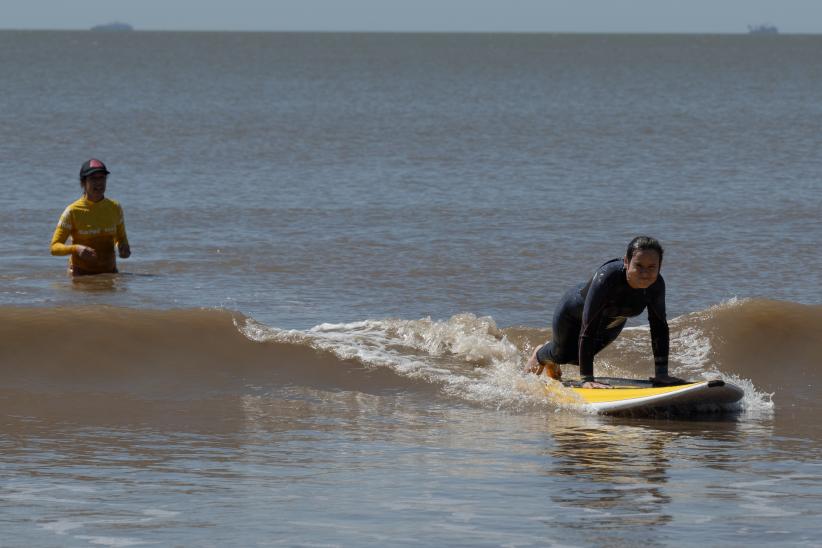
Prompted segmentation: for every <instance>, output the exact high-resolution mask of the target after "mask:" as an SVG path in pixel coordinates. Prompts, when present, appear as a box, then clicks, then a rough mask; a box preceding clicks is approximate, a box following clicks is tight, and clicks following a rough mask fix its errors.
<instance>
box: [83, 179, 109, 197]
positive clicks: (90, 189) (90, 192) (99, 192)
mask: <svg viewBox="0 0 822 548" xmlns="http://www.w3.org/2000/svg"><path fill="white" fill-rule="evenodd" d="M83 191H85V193H86V198H88V199H89V200H90V201H92V202H99V201H100V200H102V199H103V196H104V195H105V193H106V175H105V174H104V173H95V174H93V175H89V176H88V177H86V178H85V179H83Z"/></svg>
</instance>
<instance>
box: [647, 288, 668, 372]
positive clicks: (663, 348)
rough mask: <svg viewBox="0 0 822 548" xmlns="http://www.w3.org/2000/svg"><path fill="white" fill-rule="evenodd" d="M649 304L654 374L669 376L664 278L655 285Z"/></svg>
mask: <svg viewBox="0 0 822 548" xmlns="http://www.w3.org/2000/svg"><path fill="white" fill-rule="evenodd" d="M649 290H650V291H652V293H651V295H650V300H649V302H648V323H649V324H650V326H651V348H653V351H654V372H655V374H656V375H657V376H660V375H663V376H664V375H667V374H668V351H669V348H670V333H669V331H668V320H667V319H666V312H665V280H663V279H662V276H660V277H659V279H658V280H657V281H656V283H654V285H653V288H652V289H651V288H649Z"/></svg>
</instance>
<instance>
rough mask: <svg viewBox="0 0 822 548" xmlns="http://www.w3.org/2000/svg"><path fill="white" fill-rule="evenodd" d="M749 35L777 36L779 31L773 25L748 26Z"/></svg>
mask: <svg viewBox="0 0 822 548" xmlns="http://www.w3.org/2000/svg"><path fill="white" fill-rule="evenodd" d="M748 33H749V34H779V29H778V28H776V26H774V25H748Z"/></svg>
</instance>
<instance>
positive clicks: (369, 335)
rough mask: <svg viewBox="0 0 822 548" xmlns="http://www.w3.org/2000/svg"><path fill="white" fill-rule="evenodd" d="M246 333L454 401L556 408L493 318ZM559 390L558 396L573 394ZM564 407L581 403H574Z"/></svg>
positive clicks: (253, 328)
mask: <svg viewBox="0 0 822 548" xmlns="http://www.w3.org/2000/svg"><path fill="white" fill-rule="evenodd" d="M238 327H239V328H240V330H241V331H242V332H243V333H244V334H245V335H246V336H247V337H249V338H250V339H252V340H256V341H261V342H264V341H276V342H290V343H299V344H307V345H309V346H311V347H312V348H316V349H318V350H323V351H328V352H331V353H333V354H334V355H336V356H338V357H340V358H342V359H352V358H354V359H357V360H358V361H360V362H361V363H363V364H365V365H367V366H373V367H389V368H391V369H392V370H393V371H395V372H397V373H399V374H401V375H404V376H407V377H409V378H422V379H425V380H427V381H429V382H432V383H436V384H439V385H441V386H442V387H443V390H444V391H445V392H446V393H448V394H450V395H454V396H457V397H460V398H462V399H465V400H467V401H470V402H475V403H481V404H485V405H488V404H490V405H496V406H497V407H513V408H517V407H522V406H534V405H542V406H545V405H546V404H549V405H551V403H552V401H555V400H554V399H552V398H551V397H549V396H548V395H547V394H546V389H545V382H544V381H543V380H541V379H538V378H537V377H535V376H532V375H523V374H522V373H521V370H522V366H523V364H524V359H525V357H524V355H523V353H522V351H521V350H520V349H518V348H517V346H516V345H515V344H513V343H512V342H511V341H509V340H508V338H507V337H506V336H505V335H504V334H503V333H502V332H501V331H500V330H499V329H498V328H497V326H496V324H495V323H494V321H493V319H492V318H490V317H477V316H474V315H473V314H459V315H456V316H453V317H451V318H450V319H448V320H445V321H434V320H431V319H430V318H423V319H420V320H397V319H386V320H366V321H361V322H353V323H345V324H321V325H318V326H315V327H313V328H312V329H310V330H308V331H297V330H280V329H275V328H270V327H266V326H263V325H260V324H258V323H256V322H254V321H253V320H247V321H246V323H245V325H242V326H238ZM555 384H557V386H556V387H554V388H553V391H554V392H557V391H561V392H567V393H568V394H569V395H570V394H573V392H571V391H570V390H567V389H565V388H563V387H562V386H561V385H559V384H558V383H555ZM560 399H561V400H563V401H565V400H568V401H571V402H574V401H575V399H574V398H573V397H572V396H568V395H566V397H565V398H560ZM553 405H554V406H555V407H556V406H557V404H556V403H554V404H553ZM567 405H568V404H567V403H566V404H564V405H563V406H567Z"/></svg>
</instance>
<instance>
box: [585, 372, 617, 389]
mask: <svg viewBox="0 0 822 548" xmlns="http://www.w3.org/2000/svg"><path fill="white" fill-rule="evenodd" d="M580 380H582V385H581V386H582V388H613V386H611V385H610V384H608V383H607V382H599V381H596V380H594V377H593V375H583V376H582V377H581V379H580Z"/></svg>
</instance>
